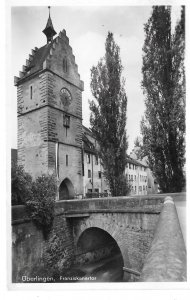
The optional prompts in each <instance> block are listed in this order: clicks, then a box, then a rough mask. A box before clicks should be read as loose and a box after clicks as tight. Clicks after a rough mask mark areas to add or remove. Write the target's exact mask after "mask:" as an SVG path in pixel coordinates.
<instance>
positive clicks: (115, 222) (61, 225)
mask: <svg viewBox="0 0 190 300" xmlns="http://www.w3.org/2000/svg"><path fill="white" fill-rule="evenodd" d="M164 198H165V195H153V196H137V197H118V198H117V197H114V198H98V199H83V200H64V201H59V202H57V203H56V208H55V215H56V217H55V220H54V225H53V230H52V232H51V234H50V236H49V238H48V240H44V238H43V235H42V234H41V232H40V231H39V230H38V229H37V228H36V227H35V226H34V224H33V223H32V222H31V221H30V220H29V219H28V217H27V215H26V212H25V208H24V207H21V206H20V207H14V208H13V212H12V217H13V282H22V280H21V277H22V275H23V274H24V275H26V274H28V275H31V265H35V264H37V265H39V264H40V263H41V262H42V261H44V257H45V259H46V260H47V261H48V263H50V265H51V264H54V265H56V266H57V268H58V269H61V268H63V267H64V266H65V265H67V267H68V266H70V265H72V264H81V265H85V264H87V263H92V262H95V261H98V260H100V259H102V258H106V257H110V256H113V255H116V256H118V255H119V256H118V257H119V261H118V263H120V264H121V266H122V268H123V269H124V270H125V271H126V272H125V281H134V280H135V281H136V280H137V279H139V275H140V274H141V272H142V269H143V268H144V267H145V261H146V258H147V256H148V254H149V253H150V252H151V246H152V244H154V236H155V231H156V228H157V227H158V225H159V220H160V213H161V211H162V210H163V203H164ZM174 214H175V213H174ZM172 215H173V213H172ZM166 218H167V216H166ZM173 219H174V222H175V223H176V221H175V217H174V218H173ZM163 222H165V220H164V221H163ZM175 228H178V227H175ZM177 231H179V229H177ZM175 235H176V233H175ZM179 236H181V235H180V234H179ZM178 241H179V239H178V238H177V242H178ZM170 244H171V243H170ZM182 248H183V247H182ZM19 253H22V255H20V254H19ZM47 253H48V255H47ZM50 253H51V255H50ZM183 253H184V252H183ZM175 255H177V254H175ZM153 256H154V255H153ZM177 259H178V258H177ZM184 260H185V259H184V255H183V257H182V267H183V268H184ZM150 265H151V263H150V261H149V266H150ZM154 267H155V266H154ZM149 273H150V271H149ZM141 275H142V274H141ZM149 275H150V274H149ZM149 278H150V277H149ZM181 280H182V279H181ZM183 280H184V276H183ZM144 281H146V280H145V277H144ZM153 281H154V280H153Z"/></svg>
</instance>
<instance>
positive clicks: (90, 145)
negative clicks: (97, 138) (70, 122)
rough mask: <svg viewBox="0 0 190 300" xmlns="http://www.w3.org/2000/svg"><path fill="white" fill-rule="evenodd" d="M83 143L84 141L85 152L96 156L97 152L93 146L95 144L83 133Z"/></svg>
mask: <svg viewBox="0 0 190 300" xmlns="http://www.w3.org/2000/svg"><path fill="white" fill-rule="evenodd" d="M82 141H83V149H84V151H85V152H88V153H91V154H96V153H97V151H96V149H95V147H94V145H93V143H92V142H91V141H90V140H89V139H88V138H87V136H86V134H85V133H84V132H83V135H82Z"/></svg>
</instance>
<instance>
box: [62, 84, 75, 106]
mask: <svg viewBox="0 0 190 300" xmlns="http://www.w3.org/2000/svg"><path fill="white" fill-rule="evenodd" d="M60 99H61V102H62V104H63V105H64V106H69V105H70V104H71V100H72V97H71V94H70V92H69V91H68V90H67V89H66V88H62V89H61V90H60Z"/></svg>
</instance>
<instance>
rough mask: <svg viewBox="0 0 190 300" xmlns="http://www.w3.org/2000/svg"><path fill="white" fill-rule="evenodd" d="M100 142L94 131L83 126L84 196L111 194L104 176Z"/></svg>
mask: <svg viewBox="0 0 190 300" xmlns="http://www.w3.org/2000/svg"><path fill="white" fill-rule="evenodd" d="M97 150H98V144H97V141H96V140H95V138H94V137H93V135H92V132H91V131H90V130H89V129H88V128H86V127H85V126H83V196H84V197H90V196H91V195H92V196H94V197H97V196H107V195H109V193H110V191H109V187H108V184H107V181H106V179H105V178H104V176H103V167H102V165H101V161H100V158H99V156H98V154H97V153H98V151H97Z"/></svg>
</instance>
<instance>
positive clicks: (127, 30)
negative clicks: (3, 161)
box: [9, 5, 180, 153]
mask: <svg viewBox="0 0 190 300" xmlns="http://www.w3.org/2000/svg"><path fill="white" fill-rule="evenodd" d="M151 10H152V9H151V6H126V5H125V6H101V5H98V6H76V5H74V6H72V5H71V6H51V18H52V22H53V26H54V29H55V30H56V32H57V34H58V33H59V32H60V31H61V30H63V29H65V30H66V34H67V36H68V38H69V42H70V46H71V47H72V49H73V53H74V55H75V59H76V63H77V64H78V70H79V74H80V77H81V80H83V81H84V92H83V95H82V101H83V124H84V125H85V126H87V127H89V126H90V122H89V117H90V111H89V103H88V100H89V99H92V95H91V91H90V69H91V68H92V66H93V65H97V63H98V61H99V59H100V58H101V57H103V56H104V54H105V40H106V37H107V34H108V31H111V32H112V33H113V34H114V39H115V41H116V43H117V44H118V46H119V47H120V56H121V61H122V65H123V67H124V70H123V74H122V75H123V77H124V78H125V80H126V85H125V90H126V95H127V98H128V104H127V126H126V129H127V136H128V142H129V148H128V153H130V151H131V150H132V148H133V146H134V140H135V138H136V137H137V136H138V135H139V134H140V120H141V118H142V115H143V113H144V109H145V107H144V95H143V93H142V89H141V80H142V73H141V68H142V54H143V53H142V47H143V43H144V38H145V35H144V24H145V23H146V22H147V21H148V18H149V17H150V15H151ZM179 16H180V9H179V6H178V7H175V9H173V10H172V19H173V20H174V22H173V24H175V22H176V20H177V19H178V18H179ZM47 18H48V8H47V6H43V7H42V6H13V7H12V9H11V69H12V70H11V74H12V75H11V76H12V77H11V80H12V82H11V84H12V86H11V100H10V102H9V106H10V111H9V119H10V120H11V123H10V124H9V126H10V130H11V147H12V148H17V113H16V102H17V99H16V87H14V82H13V78H14V76H18V75H19V71H21V70H22V65H24V64H25V61H26V59H27V58H28V55H29V54H31V49H34V47H38V48H40V47H41V46H43V45H45V44H46V37H45V35H44V34H43V33H42V30H43V29H44V28H45V26H46V23H47Z"/></svg>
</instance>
